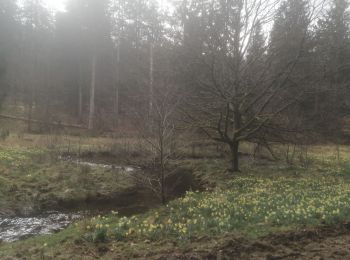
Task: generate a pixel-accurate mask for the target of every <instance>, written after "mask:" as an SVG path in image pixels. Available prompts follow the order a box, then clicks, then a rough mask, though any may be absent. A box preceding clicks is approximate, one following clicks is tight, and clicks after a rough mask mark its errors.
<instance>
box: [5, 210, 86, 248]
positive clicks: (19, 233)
mask: <svg viewBox="0 0 350 260" xmlns="http://www.w3.org/2000/svg"><path fill="white" fill-rule="evenodd" d="M81 217H82V215H79V214H78V213H73V214H68V213H60V212H54V211H52V212H47V213H45V214H41V215H39V216H35V217H10V218H6V217H0V241H4V242H13V241H16V240H20V239H25V238H28V237H30V236H33V235H46V234H52V233H55V232H58V231H60V230H62V229H64V228H66V227H67V226H68V225H69V224H71V223H72V222H74V221H75V220H78V219H80V218H81Z"/></svg>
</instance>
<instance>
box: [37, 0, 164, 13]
mask: <svg viewBox="0 0 350 260" xmlns="http://www.w3.org/2000/svg"><path fill="white" fill-rule="evenodd" d="M42 1H43V3H45V5H46V6H47V7H48V8H49V9H51V10H55V11H64V9H65V4H66V2H67V1H69V0H42ZM157 1H158V2H159V3H160V4H163V5H165V6H167V5H169V4H170V3H169V2H170V1H169V0H157Z"/></svg>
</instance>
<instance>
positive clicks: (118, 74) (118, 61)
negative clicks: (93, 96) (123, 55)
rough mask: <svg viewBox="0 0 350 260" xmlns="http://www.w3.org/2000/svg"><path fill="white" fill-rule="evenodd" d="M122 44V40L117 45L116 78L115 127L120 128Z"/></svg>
mask: <svg viewBox="0 0 350 260" xmlns="http://www.w3.org/2000/svg"><path fill="white" fill-rule="evenodd" d="M120 44H121V42H120V41H119V43H118V46H117V64H116V68H115V69H116V79H115V82H114V84H115V85H114V86H115V89H114V95H115V97H114V127H115V128H118V127H119V88H120V82H121V80H120Z"/></svg>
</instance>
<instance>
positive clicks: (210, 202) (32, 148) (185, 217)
mask: <svg viewBox="0 0 350 260" xmlns="http://www.w3.org/2000/svg"><path fill="white" fill-rule="evenodd" d="M55 138H56V139H57V138H61V139H62V140H54V139H55ZM249 149H250V148H249V146H248V145H244V146H243V150H242V165H241V172H240V173H238V174H234V175H233V174H232V173H230V172H228V171H227V165H228V163H227V160H226V159H225V158H220V156H217V155H215V153H216V148H213V149H212V150H211V151H210V153H208V150H210V149H209V148H208V149H201V152H198V153H197V154H196V156H193V155H194V154H191V152H190V151H184V152H183V153H184V154H185V153H187V156H184V157H183V158H182V159H181V161H176V162H174V164H176V165H177V166H178V167H180V168H181V169H182V170H184V169H187V170H188V169H190V171H191V172H192V174H193V175H194V176H195V180H196V181H198V182H200V185H198V187H201V188H200V190H199V191H198V190H192V191H190V192H188V193H187V194H186V195H185V196H182V197H180V198H177V199H174V200H172V201H170V202H169V203H168V204H167V205H166V206H159V204H158V203H157V202H156V201H155V198H154V197H152V199H150V198H148V199H146V200H147V201H152V203H150V204H148V202H146V206H147V207H145V208H153V209H151V210H149V211H147V212H146V213H141V214H137V215H133V216H129V217H125V213H124V212H122V211H121V212H119V213H117V212H114V211H113V212H109V213H108V212H104V214H105V215H103V216H95V217H87V218H85V219H82V220H79V221H77V222H76V223H74V224H72V225H70V226H69V227H68V228H67V229H65V230H63V231H61V232H58V233H56V234H53V235H44V236H35V237H32V238H29V239H26V240H21V241H18V242H13V243H5V242H2V243H1V242H0V259H72V258H74V259H330V258H333V259H350V246H349V245H350V243H349V242H350V224H348V223H349V221H350V160H349V159H348V158H349V155H350V148H349V147H347V146H341V147H339V146H338V147H337V146H332V145H329V146H313V147H309V148H308V150H307V151H305V147H301V148H300V149H299V148H297V149H296V150H295V151H294V152H293V156H291V155H289V156H288V163H286V162H283V161H282V160H281V161H278V162H276V161H272V160H270V159H268V158H267V157H264V158H262V157H261V158H258V159H254V158H252V157H251V156H248V155H246V154H248V153H249ZM288 150H289V149H288ZM52 151H55V152H52ZM57 151H58V152H57ZM203 153H204V154H203ZM284 153H285V152H284V151H282V149H280V151H279V154H278V155H279V156H280V157H282V155H283V154H284ZM73 154H79V155H80V156H81V157H83V158H84V159H93V161H94V162H96V160H97V161H99V162H101V163H113V164H116V165H117V164H118V165H123V166H126V165H129V166H130V165H134V166H135V165H137V166H140V167H143V165H147V158H148V154H147V152H146V151H145V150H144V148H143V146H142V144H141V143H139V142H136V141H135V140H133V139H125V138H124V139H123V140H122V141H121V140H111V139H107V138H86V139H83V140H82V139H81V138H77V137H52V136H34V135H33V136H32V135H28V136H25V137H16V136H11V137H10V138H8V139H7V140H6V141H3V142H2V144H1V152H0V160H1V170H0V178H1V183H0V196H1V198H2V199H1V201H0V203H1V207H0V208H1V210H0V214H3V215H4V214H9V215H11V214H20V213H21V212H20V211H19V210H20V209H21V208H23V205H31V207H34V208H35V207H38V209H39V210H42V209H43V208H45V207H47V208H55V207H57V206H67V205H70V206H72V207H75V206H78V205H80V204H81V203H82V202H86V201H89V200H90V201H91V200H92V201H93V200H94V198H98V199H100V200H98V199H97V200H96V201H97V202H98V203H97V204H99V203H102V201H106V200H107V201H113V200H114V201H115V204H113V205H114V206H116V208H117V206H118V197H119V199H120V197H122V194H128V193H129V194H130V189H131V190H132V191H135V189H134V188H135V187H136V186H134V183H133V181H132V180H131V179H128V178H116V179H115V178H114V177H115V173H114V171H115V170H116V169H114V168H103V167H102V168H95V167H91V166H89V167H87V166H86V165H77V164H75V163H72V162H71V161H67V160H57V158H58V156H62V155H64V156H65V158H68V157H67V156H71V157H69V158H72V155H73ZM125 154H127V156H122V155H125ZM110 155H113V156H112V157H111V156H110ZM132 193H133V192H132ZM142 196H144V195H142V194H141V196H139V197H138V198H135V197H134V198H130V199H131V200H136V202H137V203H136V205H139V206H145V205H142V199H143V200H145V197H142ZM87 198H89V199H87ZM38 201H39V203H38ZM64 201H66V203H63V202H64ZM74 201H75V202H76V203H73V202H74ZM121 201H124V202H127V204H128V203H130V200H129V199H126V198H125V197H123V199H122V200H121ZM29 202H30V203H29ZM36 203H37V204H36ZM144 210H145V209H144ZM144 210H140V212H142V211H144ZM135 213H137V212H135ZM127 215H130V214H127Z"/></svg>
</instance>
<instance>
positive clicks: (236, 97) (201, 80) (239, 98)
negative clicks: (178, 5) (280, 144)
mask: <svg viewBox="0 0 350 260" xmlns="http://www.w3.org/2000/svg"><path fill="white" fill-rule="evenodd" d="M280 2H281V1H279V0H275V1H263V0H237V1H212V2H211V4H206V5H203V6H202V8H204V10H199V11H198V9H196V10H195V11H196V12H198V13H199V15H197V17H200V18H198V19H200V20H199V21H197V24H200V28H201V30H202V32H203V34H202V36H201V37H200V39H201V42H200V46H197V48H198V47H199V48H200V52H199V54H198V55H197V57H196V59H195V60H194V61H192V62H193V63H195V64H198V66H200V67H201V73H200V74H199V75H197V77H196V78H195V83H193V82H191V84H195V87H194V88H191V92H190V93H189V94H188V95H189V98H188V99H187V102H186V103H187V106H186V109H183V111H184V113H185V114H186V116H187V120H188V122H189V123H191V124H192V125H194V126H195V127H197V128H199V129H201V130H202V131H203V132H204V133H205V134H207V135H208V136H209V137H210V138H212V139H214V140H216V141H218V142H222V143H225V144H227V145H228V146H229V148H230V151H231V166H232V171H239V146H240V143H241V142H242V141H247V140H251V139H252V138H254V137H255V138H256V137H257V133H259V132H260V131H261V130H262V129H264V128H265V127H267V126H268V125H269V124H271V123H272V122H273V121H274V119H276V117H277V116H278V115H281V113H282V112H283V111H285V110H286V109H287V108H288V107H290V106H291V105H292V104H294V103H295V102H296V101H297V100H298V95H297V96H294V97H291V96H290V95H287V93H288V86H289V84H288V83H289V81H290V80H291V77H290V76H291V75H292V74H293V71H294V69H295V66H296V64H297V62H298V60H299V58H300V51H301V50H302V46H303V44H304V43H305V38H306V35H307V27H306V29H305V31H304V32H303V37H302V38H301V39H300V41H299V42H298V46H299V47H298V50H297V51H296V52H295V53H294V55H293V56H292V57H291V58H290V59H289V60H287V61H286V62H285V64H284V65H283V66H280V67H279V68H276V66H273V65H274V57H276V53H274V52H273V51H272V52H271V51H270V48H269V45H268V44H265V45H264V46H262V48H261V50H260V51H258V52H251V53H255V54H254V55H255V56H254V57H251V55H250V57H249V59H247V55H248V54H251V53H249V49H250V47H251V46H252V45H253V41H254V39H255V35H254V32H256V31H257V27H260V28H268V27H271V22H272V21H273V18H274V16H275V13H276V6H278V5H279V3H280ZM186 8H187V10H186V11H187V12H191V10H189V9H190V8H191V6H187V7H186ZM192 11H193V10H192ZM185 17H188V16H185ZM308 21H309V22H310V21H311V19H308ZM186 22H187V21H186V18H185V21H184V24H186ZM185 37H187V38H189V37H190V36H189V35H186V32H185ZM265 39H266V38H265ZM265 41H266V40H265ZM185 47H186V46H185ZM192 47H193V46H192ZM257 63H258V67H259V70H256V67H257ZM253 68H254V69H255V72H254V77H252V73H251V71H252V69H253Z"/></svg>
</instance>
